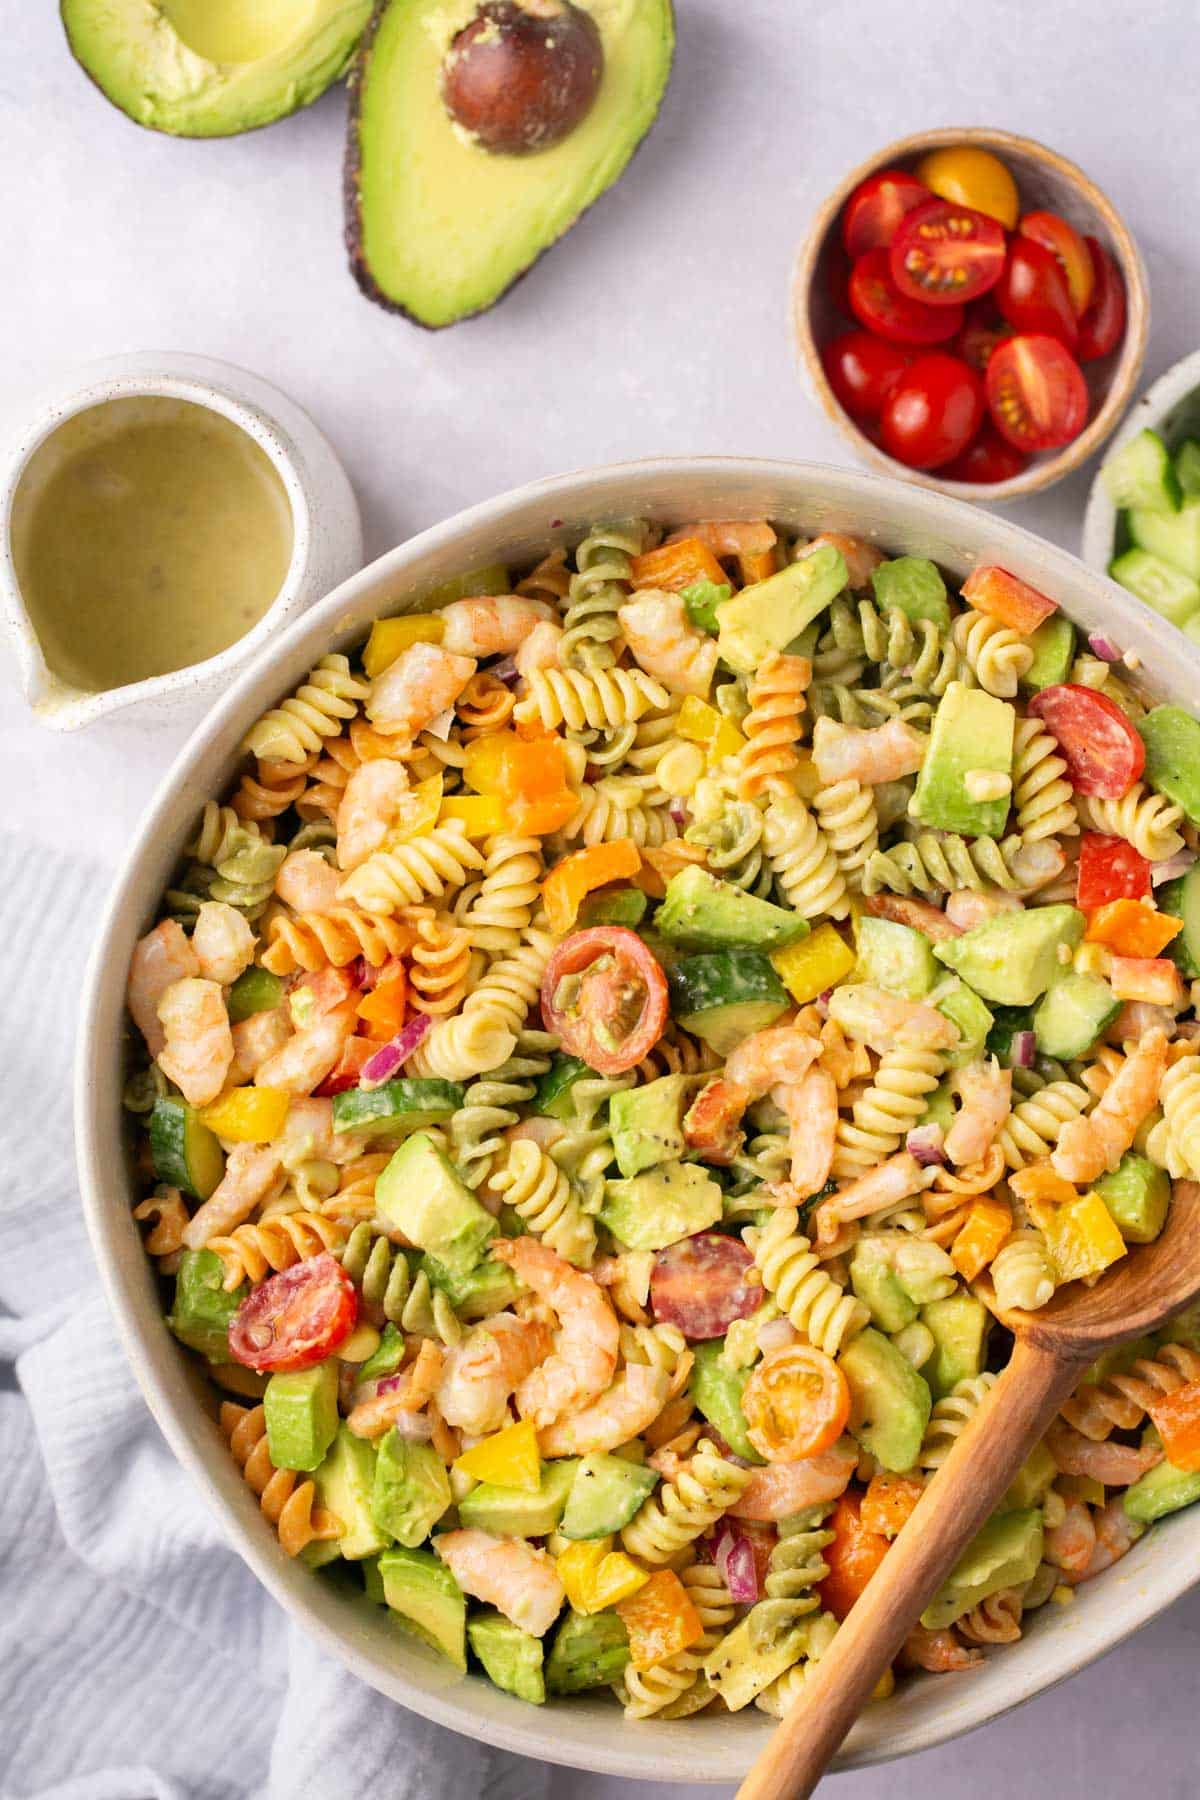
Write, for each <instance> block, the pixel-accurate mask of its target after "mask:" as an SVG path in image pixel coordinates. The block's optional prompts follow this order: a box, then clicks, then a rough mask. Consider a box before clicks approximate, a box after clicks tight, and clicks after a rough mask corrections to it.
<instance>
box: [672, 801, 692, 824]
mask: <svg viewBox="0 0 1200 1800" xmlns="http://www.w3.org/2000/svg"><path fill="white" fill-rule="evenodd" d="M669 810H670V814H671V818H672V820H673V821H674V823H675V824H676V825H686V824H687V821H688V809H687V807H686V806H685V805H684V804H683V801H682V800H672V802H671V805H670V809H669Z"/></svg>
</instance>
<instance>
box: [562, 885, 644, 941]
mask: <svg viewBox="0 0 1200 1800" xmlns="http://www.w3.org/2000/svg"><path fill="white" fill-rule="evenodd" d="M648 905H649V901H648V900H647V898H646V896H645V894H643V892H642V890H641V888H635V887H624V888H608V889H601V891H600V892H599V893H597V894H589V896H588V898H587V899H586V900H585V901H584V903H583V905H582V906H581V907H580V909H579V919H578V921H577V924H576V930H578V931H583V930H585V929H587V928H588V927H589V926H592V925H628V926H629V927H630V929H631V930H632V929H633V928H634V927H635V926H638V925H640V924H641V922H642V920H643V919H644V918H645V916H646V908H647V906H648Z"/></svg>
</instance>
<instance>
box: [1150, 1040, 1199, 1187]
mask: <svg viewBox="0 0 1200 1800" xmlns="http://www.w3.org/2000/svg"><path fill="white" fill-rule="evenodd" d="M1158 1097H1159V1103H1160V1105H1161V1106H1162V1109H1163V1116H1162V1119H1161V1121H1160V1122H1159V1123H1158V1124H1157V1125H1155V1126H1154V1127H1153V1128H1152V1129H1151V1132H1150V1136H1149V1140H1148V1142H1147V1145H1146V1148H1147V1151H1148V1153H1149V1155H1150V1156H1151V1157H1153V1159H1154V1161H1155V1162H1156V1163H1158V1164H1160V1166H1161V1167H1162V1168H1164V1169H1166V1170H1167V1172H1168V1174H1169V1175H1171V1176H1172V1177H1173V1178H1174V1179H1175V1180H1177V1181H1178V1180H1180V1179H1183V1178H1188V1177H1190V1178H1191V1179H1192V1180H1200V1055H1197V1054H1196V1053H1195V1052H1194V1051H1192V1052H1189V1053H1188V1054H1187V1055H1185V1056H1181V1057H1180V1058H1179V1060H1178V1061H1177V1062H1175V1063H1173V1064H1172V1065H1171V1067H1170V1068H1169V1069H1168V1070H1167V1072H1166V1074H1165V1075H1164V1076H1163V1081H1162V1087H1161V1088H1160V1089H1159V1096H1158Z"/></svg>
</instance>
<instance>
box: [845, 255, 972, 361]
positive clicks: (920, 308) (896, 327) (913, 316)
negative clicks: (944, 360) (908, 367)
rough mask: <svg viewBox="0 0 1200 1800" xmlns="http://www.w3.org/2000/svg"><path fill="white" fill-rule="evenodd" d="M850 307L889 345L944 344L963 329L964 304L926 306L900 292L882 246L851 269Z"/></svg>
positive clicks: (868, 327)
mask: <svg viewBox="0 0 1200 1800" xmlns="http://www.w3.org/2000/svg"><path fill="white" fill-rule="evenodd" d="M850 306H851V310H852V311H853V313H854V316H855V318H856V319H857V320H858V321H859V323H860V324H862V325H865V326H866V328H867V330H868V331H873V332H874V333H875V334H876V336H877V337H881V338H885V339H886V340H887V342H888V343H890V344H911V345H916V344H924V345H928V344H944V343H946V342H947V340H948V339H950V338H952V337H954V336H955V334H956V333H957V332H958V331H960V330H961V329H962V320H963V310H962V307H961V306H959V305H957V304H954V305H950V306H945V305H943V306H927V305H926V304H925V302H924V301H923V300H913V299H911V298H910V297H909V295H907V294H902V293H901V292H900V290H899V288H898V287H897V286H896V284H895V282H894V281H893V280H892V276H891V270H890V268H889V266H888V253H887V251H886V250H883V249H877V250H868V251H867V253H866V255H865V256H860V257H859V259H858V261H857V262H856V263H855V265H854V267H853V269H852V270H851V271H850Z"/></svg>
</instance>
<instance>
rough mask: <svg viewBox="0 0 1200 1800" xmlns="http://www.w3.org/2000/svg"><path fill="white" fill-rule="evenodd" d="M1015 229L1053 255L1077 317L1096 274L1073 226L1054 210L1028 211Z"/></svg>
mask: <svg viewBox="0 0 1200 1800" xmlns="http://www.w3.org/2000/svg"><path fill="white" fill-rule="evenodd" d="M1017 230H1018V232H1019V233H1020V235H1021V236H1022V237H1027V238H1032V239H1033V241H1034V243H1035V244H1040V245H1041V246H1042V248H1043V249H1044V250H1049V252H1050V254H1051V256H1053V257H1054V258H1055V260H1056V261H1057V263H1058V266H1059V268H1060V269H1061V270H1062V275H1063V280H1064V281H1065V282H1066V284H1067V295H1068V298H1069V299H1070V302H1071V306H1072V308H1073V310H1074V313H1075V317H1076V318H1077V319H1081V318H1082V317H1083V315H1084V313H1085V312H1086V311H1087V309H1088V307H1089V305H1090V304H1091V299H1092V290H1093V288H1094V287H1095V285H1096V276H1095V271H1094V270H1093V268H1092V259H1091V257H1090V256H1089V255H1088V247H1087V245H1086V244H1085V243H1084V241H1083V239H1082V238H1081V237H1080V235H1079V233H1078V232H1077V231H1076V229H1075V227H1074V226H1073V225H1068V223H1067V221H1066V220H1065V219H1060V218H1059V216H1058V214H1057V213H1052V212H1031V213H1026V214H1025V216H1024V218H1023V219H1022V220H1021V222H1020V224H1019V225H1018V226H1017Z"/></svg>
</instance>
